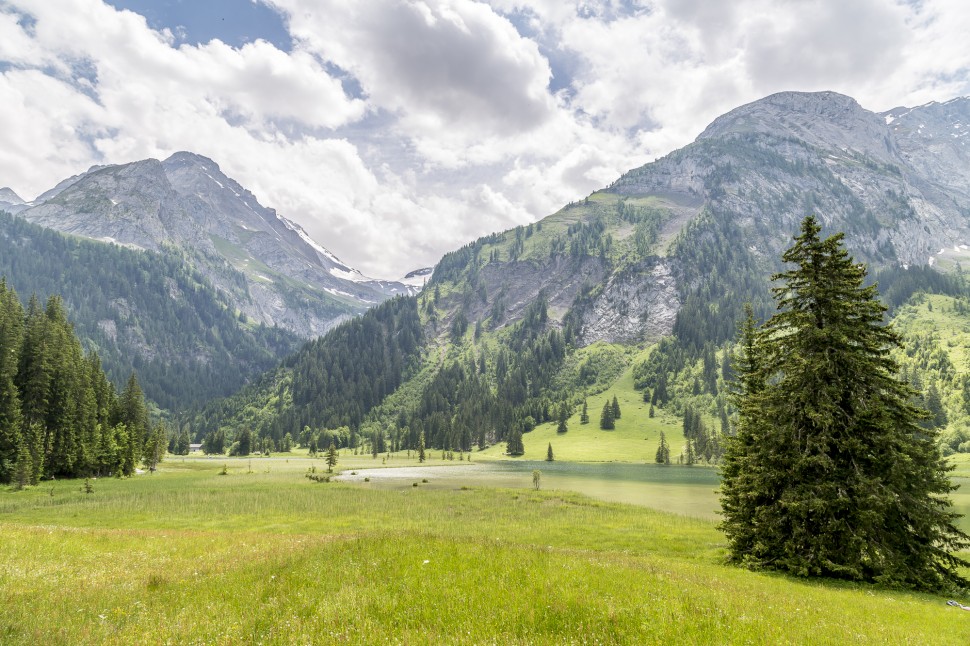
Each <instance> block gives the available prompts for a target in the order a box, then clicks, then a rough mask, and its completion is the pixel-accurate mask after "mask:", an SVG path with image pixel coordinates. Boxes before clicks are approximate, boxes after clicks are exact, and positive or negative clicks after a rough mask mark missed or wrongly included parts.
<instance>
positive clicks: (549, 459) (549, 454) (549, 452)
mask: <svg viewBox="0 0 970 646" xmlns="http://www.w3.org/2000/svg"><path fill="white" fill-rule="evenodd" d="M554 459H555V458H553V457H552V442H549V448H548V449H547V450H546V462H552V461H553V460H554Z"/></svg>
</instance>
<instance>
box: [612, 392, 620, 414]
mask: <svg viewBox="0 0 970 646" xmlns="http://www.w3.org/2000/svg"><path fill="white" fill-rule="evenodd" d="M611 408H612V412H613V419H615V420H616V419H620V402H618V401H617V400H616V395H613V404H612V406H611Z"/></svg>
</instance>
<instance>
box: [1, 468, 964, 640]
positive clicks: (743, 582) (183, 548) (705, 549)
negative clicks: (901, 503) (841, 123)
mask: <svg viewBox="0 0 970 646" xmlns="http://www.w3.org/2000/svg"><path fill="white" fill-rule="evenodd" d="M344 457H346V460H344V461H343V462H342V463H341V466H342V467H347V468H354V467H355V465H358V464H359V465H365V464H367V463H371V464H373V462H375V461H374V460H373V458H370V457H369V456H367V457H361V456H357V457H353V456H344ZM393 461H394V460H393V459H392V460H391V462H393ZM377 462H381V459H378V460H377ZM310 465H315V466H316V467H317V471H318V472H320V471H321V470H323V466H322V460H309V459H306V458H297V457H291V458H284V457H274V458H254V459H253V460H251V461H250V460H246V459H241V460H222V459H215V460H212V459H186V460H184V461H181V460H178V459H170V460H169V461H168V462H165V463H163V464H162V468H161V470H160V471H159V472H158V473H156V474H154V475H140V476H137V477H134V478H130V479H124V480H116V479H107V480H97V481H92V483H91V484H92V488H93V491H92V492H91V493H86V492H85V491H84V486H83V482H78V481H57V482H50V483H44V484H43V485H42V486H39V487H34V488H30V489H28V490H25V491H21V492H13V491H9V490H4V491H3V492H0V546H2V547H0V643H3V644H40V643H43V644H85V643H97V644H132V643H161V644H164V643H178V644H185V643H188V644H192V643H199V644H240V643H254V644H256V643H264V644H276V643H279V644H306V643H320V644H330V643H375V644H384V643H390V644H397V643H401V644H451V643H454V644H478V643H489V644H491V643H500V644H537V643H538V644H543V643H554V644H569V643H575V644H583V643H587V644H594V643H599V644H614V643H615V644H633V643H637V644H642V643H661V642H666V643H692V644H786V643H787V644H805V643H812V644H847V643H850V644H851V643H858V644H872V643H879V644H904V643H912V644H965V643H968V642H970V613H965V612H963V611H961V610H958V609H954V608H951V607H948V606H947V605H946V603H945V602H946V599H947V597H941V596H933V595H925V594H910V593H904V592H895V591H886V590H881V589H878V588H872V587H868V586H856V585H849V584H839V583H833V582H823V581H803V580H796V579H791V578H786V577H782V576H775V575H767V574H758V573H752V572H748V571H745V570H742V569H738V568H734V567H728V566H726V565H724V564H723V563H722V559H723V537H722V536H721V535H720V534H719V533H718V532H717V530H716V528H715V522H714V521H712V520H709V519H697V518H689V517H685V516H679V515H672V514H666V513H662V512H656V511H652V510H650V509H646V508H642V507H635V506H627V505H620V504H614V503H606V502H599V501H596V500H593V499H590V498H587V497H584V496H581V495H579V494H574V493H567V492H563V491H555V490H545V489H542V490H540V491H532V490H529V489H488V488H475V487H471V488H469V487H455V488H447V487H432V486H428V485H426V484H424V483H418V486H417V487H409V488H406V489H381V488H377V487H373V486H372V484H373V483H360V484H343V483H337V482H330V483H318V482H312V481H310V480H308V479H307V478H305V477H304V474H305V472H306V469H307V467H308V466H310ZM223 466H225V467H226V468H227V469H226V470H227V471H228V473H227V475H220V472H221V471H222V470H223Z"/></svg>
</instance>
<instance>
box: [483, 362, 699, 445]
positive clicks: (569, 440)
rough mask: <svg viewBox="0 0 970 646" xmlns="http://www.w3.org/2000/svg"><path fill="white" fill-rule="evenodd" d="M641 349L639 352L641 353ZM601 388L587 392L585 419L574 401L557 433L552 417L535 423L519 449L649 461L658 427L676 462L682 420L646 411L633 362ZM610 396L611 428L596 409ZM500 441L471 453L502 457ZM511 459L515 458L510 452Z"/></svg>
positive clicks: (682, 442) (681, 433) (600, 410)
mask: <svg viewBox="0 0 970 646" xmlns="http://www.w3.org/2000/svg"><path fill="white" fill-rule="evenodd" d="M643 354H645V353H641V358H642V356H643ZM638 360H639V359H637V360H633V361H631V363H630V365H629V367H628V368H627V369H626V370H625V371H624V372H623V374H622V375H621V376H620V378H619V379H618V380H617V381H616V382H614V383H613V385H612V386H610V387H609V388H607V389H606V390H605V391H603V392H601V393H598V394H595V395H590V396H589V397H588V398H587V407H588V412H589V424H580V423H579V414H580V407H577V408H576V409H575V412H574V413H573V415H572V417H570V418H569V421H568V422H567V426H568V429H569V430H568V431H566V432H565V433H557V432H556V427H557V424H556V422H549V423H546V424H539V425H538V426H536V428H535V430H533V431H532V432H531V433H526V434H524V435H523V436H522V444H523V446H524V447H525V455H524V456H522V457H523V458H525V459H528V460H544V459H545V457H546V451H547V449H548V447H549V444H550V443H551V444H552V451H553V455H554V457H555V459H557V460H564V461H574V462H575V461H580V462H654V459H655V457H656V453H657V446H658V445H659V443H660V432H661V431H663V432H664V433H665V434H666V436H667V441H668V442H669V443H670V456H671V458H670V459H671V461H673V462H676V460H677V456H678V455H680V452H681V450H682V449H683V446H684V433H683V420H682V419H681V418H679V417H675V416H674V415H672V414H667V413H665V412H664V411H663V410H662V409H657V410H656V411H655V417H652V418H651V417H650V416H649V413H650V404H649V403H645V402H644V401H643V393H642V392H641V391H637V390H634V389H633V366H634V365H636V363H637V361H638ZM614 396H616V399H617V402H618V403H619V404H620V411H621V413H622V416H621V417H620V419H618V420H616V428H615V429H614V430H612V431H604V430H601V429H600V414H601V413H602V411H603V404H605V403H606V402H612V401H613V397H614ZM504 452H505V443H500V444H497V445H495V446H492V447H489V448H488V449H486V450H485V451H481V452H475V454H474V455H475V458H476V459H501V458H508V456H506V455H505V454H504ZM510 459H517V458H510Z"/></svg>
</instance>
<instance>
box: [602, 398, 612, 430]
mask: <svg viewBox="0 0 970 646" xmlns="http://www.w3.org/2000/svg"><path fill="white" fill-rule="evenodd" d="M614 419H615V418H614V417H613V407H612V406H610V402H606V403H605V404H603V413H602V414H601V415H600V428H601V429H603V430H604V431H612V430H613V429H614V428H616V424H615V423H614V421H613V420H614Z"/></svg>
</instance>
